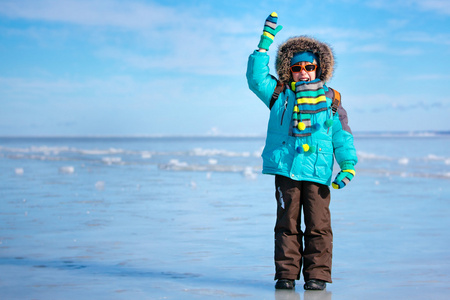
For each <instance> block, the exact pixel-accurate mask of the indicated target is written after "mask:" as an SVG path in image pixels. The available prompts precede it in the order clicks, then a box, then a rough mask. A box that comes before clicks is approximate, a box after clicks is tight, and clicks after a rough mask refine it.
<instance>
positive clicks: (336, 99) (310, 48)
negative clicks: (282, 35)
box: [247, 12, 357, 290]
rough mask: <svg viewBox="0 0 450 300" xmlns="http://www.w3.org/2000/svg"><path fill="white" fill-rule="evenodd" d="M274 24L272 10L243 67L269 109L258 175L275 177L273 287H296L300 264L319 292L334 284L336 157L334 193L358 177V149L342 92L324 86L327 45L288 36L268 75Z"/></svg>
mask: <svg viewBox="0 0 450 300" xmlns="http://www.w3.org/2000/svg"><path fill="white" fill-rule="evenodd" d="M277 20H278V16H277V14H276V13H275V12H273V13H272V14H271V15H270V16H269V17H268V18H267V19H266V23H265V26H264V31H263V35H262V36H261V40H260V43H259V45H258V50H255V51H254V53H253V54H251V55H250V57H249V61H248V66H247V81H248V85H249V88H250V89H251V90H252V91H253V92H254V93H255V94H256V95H257V96H258V97H259V98H260V99H261V100H262V101H263V102H264V103H265V104H266V105H267V106H268V107H269V108H270V118H269V124H268V129H267V138H266V145H265V147H264V151H263V153H262V158H263V173H264V174H272V175H275V190H276V192H275V194H276V199H277V220H276V224H275V280H277V283H276V285H275V288H277V289H293V288H294V287H295V280H298V279H299V278H300V271H301V268H302V264H303V277H304V279H305V284H304V288H305V289H306V290H323V289H325V288H326V283H327V282H330V283H331V282H332V281H331V258H332V239H333V233H332V230H331V219H330V210H329V204H330V189H329V185H330V183H331V176H332V171H333V155H334V158H336V161H337V162H338V164H339V166H340V168H341V171H340V172H339V173H338V175H337V176H336V178H335V180H334V181H333V184H332V185H333V187H334V188H337V189H339V188H343V187H344V186H345V185H346V184H348V183H349V182H350V180H351V179H352V178H353V176H354V175H355V169H354V166H355V164H356V163H357V157H356V150H355V147H354V145H353V135H352V132H351V130H350V128H349V126H348V122H347V113H346V111H345V110H344V108H343V107H342V106H341V105H340V94H339V93H338V92H337V91H334V90H332V89H331V88H328V87H327V86H326V82H327V81H329V80H330V79H331V77H332V74H333V67H334V56H333V53H332V50H331V48H330V47H329V46H328V45H327V44H325V43H322V42H319V41H317V40H315V39H313V38H310V37H306V36H299V37H293V38H290V39H288V40H287V41H286V42H285V43H283V44H282V45H281V46H280V47H279V49H278V53H277V57H276V62H275V66H276V70H277V73H278V80H277V79H276V78H275V77H273V76H272V75H270V74H269V67H268V63H269V56H268V55H267V53H266V52H267V50H268V49H269V46H270V45H271V44H272V42H273V39H274V37H275V35H276V34H277V33H278V32H279V31H280V30H281V28H282V26H277ZM301 209H303V215H304V223H305V231H304V232H302V230H301V219H300V217H301ZM303 239H304V245H303Z"/></svg>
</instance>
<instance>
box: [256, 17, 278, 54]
mask: <svg viewBox="0 0 450 300" xmlns="http://www.w3.org/2000/svg"><path fill="white" fill-rule="evenodd" d="M277 21H278V15H277V13H276V12H273V13H271V14H270V16H268V17H267V19H266V23H265V24H264V30H263V34H262V35H261V40H260V41H259V44H258V48H260V49H265V50H269V47H270V45H272V43H273V39H274V37H275V35H276V34H277V33H278V32H279V31H280V30H281V29H283V26H281V25H279V26H277Z"/></svg>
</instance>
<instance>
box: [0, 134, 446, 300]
mask: <svg viewBox="0 0 450 300" xmlns="http://www.w3.org/2000/svg"><path fill="white" fill-rule="evenodd" d="M263 143H264V139H263V138H247V139H244V138H240V139H233V138H228V139H225V138H209V139H208V138H198V139H197V138H192V139H187V138H185V139H175V138H173V139H171V138H160V139H92V138H91V139H0V166H1V171H2V172H0V199H1V200H0V201H1V209H0V295H1V296H0V298H1V299H69V300H70V299H81V298H85V299H277V300H280V299H303V300H305V299H306V300H312V299H327V300H328V299H330V300H331V299H334V300H337V299H447V298H448V295H449V294H450V250H449V249H450V239H449V235H448V228H449V227H450V218H448V212H449V208H450V196H449V195H450V185H449V183H450V175H449V174H450V166H449V163H448V161H449V160H450V154H449V153H448V149H449V147H450V139H449V138H448V137H422V138H417V137H412V138H390V137H382V138H380V137H367V138H360V139H358V138H357V139H356V140H355V143H356V146H357V149H358V155H359V158H360V161H359V163H358V165H357V168H356V172H357V173H356V177H355V178H354V179H353V180H352V182H351V183H350V184H349V186H348V187H346V188H345V189H342V190H332V203H331V212H332V222H333V232H334V252H333V283H332V284H329V285H328V288H327V291H325V292H305V291H303V289H302V280H299V281H297V289H296V291H293V292H283V291H275V290H274V281H273V275H274V267H273V225H274V223H275V209H276V203H275V200H274V192H275V191H274V183H273V178H272V177H271V176H267V175H261V174H260V171H261V159H260V157H259V155H260V153H261V147H262V145H263ZM423 145H427V147H423ZM411 149H414V151H411ZM429 149H433V151H430V150H429ZM256 153H259V155H254V154H256ZM119 157H120V160H118V159H112V160H109V162H111V163H108V162H105V158H119ZM18 166H20V168H22V169H24V170H26V172H23V173H22V174H21V175H20V176H17V169H18V168H19V167H18ZM64 168H68V170H72V171H70V172H58V171H59V170H61V169H64ZM336 172H337V170H335V173H336Z"/></svg>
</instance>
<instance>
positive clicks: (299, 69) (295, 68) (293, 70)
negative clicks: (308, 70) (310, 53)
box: [291, 66, 302, 73]
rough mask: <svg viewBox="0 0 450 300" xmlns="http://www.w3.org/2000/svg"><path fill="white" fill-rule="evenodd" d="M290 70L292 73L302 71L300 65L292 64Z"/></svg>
mask: <svg viewBox="0 0 450 300" xmlns="http://www.w3.org/2000/svg"><path fill="white" fill-rule="evenodd" d="M291 70H292V72H294V73H297V72H301V71H302V67H301V66H292V68H291Z"/></svg>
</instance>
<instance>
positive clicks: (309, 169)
mask: <svg viewBox="0 0 450 300" xmlns="http://www.w3.org/2000/svg"><path fill="white" fill-rule="evenodd" d="M300 44H301V43H300ZM280 49H281V47H280ZM294 50H295V49H294ZM324 52H325V51H324ZM329 52H330V54H331V50H330V51H329ZM283 55H285V56H287V57H284V58H283ZM290 58H292V56H290V57H289V53H288V54H286V53H281V54H280V51H279V53H278V57H277V63H276V64H277V71H278V75H279V77H280V79H284V82H283V83H284V84H288V82H287V81H289V78H291V77H290V76H291V75H290V73H289V74H287V73H286V68H284V69H285V70H284V71H283V66H281V64H282V63H283V59H285V60H290ZM328 59H329V58H328ZM321 60H322V57H321ZM323 61H326V58H323ZM268 64H269V56H268V54H267V53H262V52H258V51H255V52H254V53H253V54H251V55H250V57H249V60H248V66H247V74H246V75H247V81H248V85H249V88H250V90H252V91H253V92H254V93H255V94H256V96H258V98H260V99H261V100H262V101H263V102H264V104H265V105H266V106H267V107H269V106H270V100H271V98H272V94H273V92H274V90H275V87H276V85H277V80H276V79H275V77H273V76H272V75H270V74H269V66H268ZM321 68H322V69H321V73H319V74H320V76H321V78H320V79H321V80H322V79H324V78H329V77H330V76H331V73H332V69H331V70H330V69H329V68H330V66H328V69H327V67H326V66H325V63H322V65H321ZM331 68H332V66H331ZM280 72H284V73H282V74H280ZM324 74H325V75H324ZM327 76H328V77H327ZM291 80H292V79H291ZM323 88H324V91H325V92H326V95H328V96H327V97H326V103H327V107H328V109H327V110H325V111H321V112H318V113H315V114H312V115H311V123H314V124H319V125H320V126H319V128H318V129H317V128H316V130H314V131H313V132H312V134H311V135H309V136H304V137H299V136H294V135H293V134H292V112H293V110H294V105H295V103H296V101H297V99H296V95H295V93H294V92H293V91H292V90H291V89H290V88H289V87H288V88H286V89H285V90H284V91H283V92H282V93H281V94H280V95H279V97H278V99H277V100H276V102H275V103H274V104H273V106H272V108H271V109H270V118H269V123H268V128H267V137H266V144H265V147H264V150H263V153H262V158H263V170H262V172H263V173H264V174H273V175H282V176H286V177H289V178H291V179H293V180H298V181H312V182H317V183H321V184H325V185H330V184H331V177H332V172H333V163H334V158H335V159H336V161H337V163H338V164H341V163H342V162H350V163H353V165H355V164H356V163H357V157H356V150H355V147H354V145H353V135H352V133H351V130H350V128H349V126H348V122H347V113H346V111H345V110H344V108H343V107H342V106H341V105H340V106H339V108H338V110H337V112H336V113H335V114H334V115H333V112H332V110H331V104H332V99H330V96H329V95H330V93H328V91H329V89H328V87H327V86H326V84H324V85H323ZM330 118H332V119H333V125H332V126H331V127H327V126H325V123H326V121H327V120H328V119H330ZM305 144H307V145H308V147H309V149H310V150H309V151H297V150H296V149H297V148H298V147H302V146H303V145H305ZM333 157H334V158H333Z"/></svg>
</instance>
